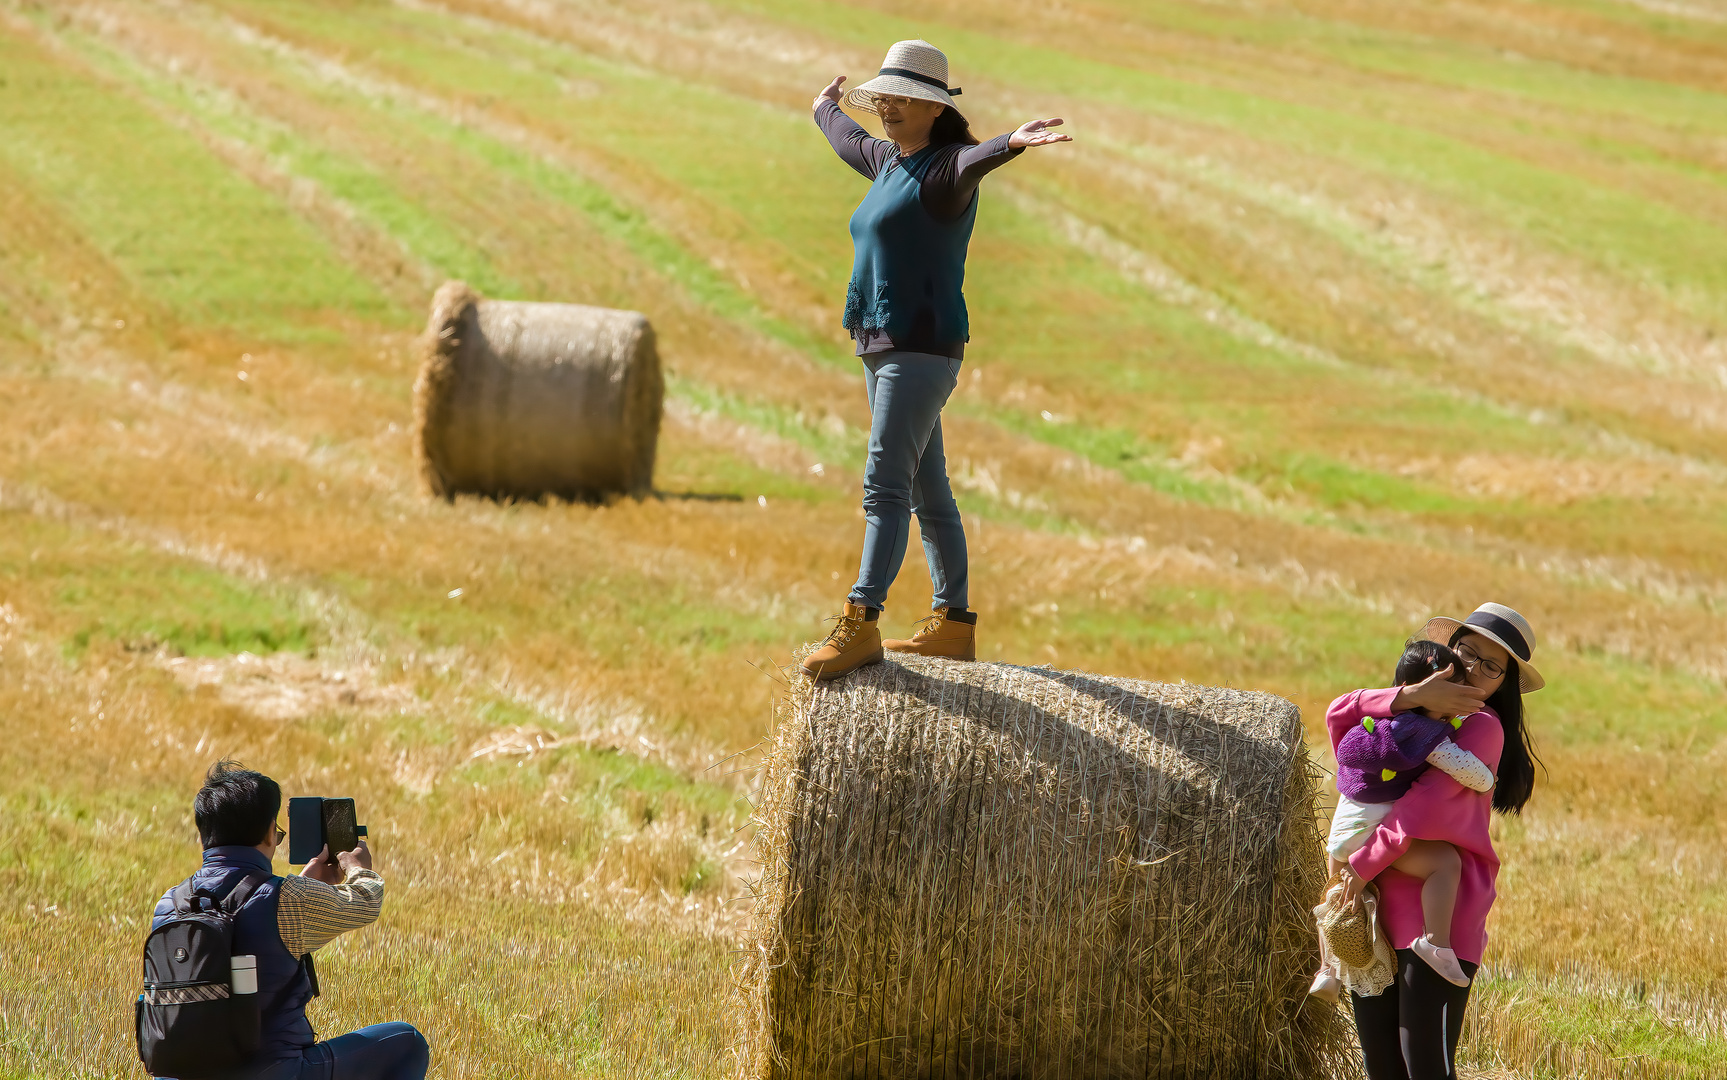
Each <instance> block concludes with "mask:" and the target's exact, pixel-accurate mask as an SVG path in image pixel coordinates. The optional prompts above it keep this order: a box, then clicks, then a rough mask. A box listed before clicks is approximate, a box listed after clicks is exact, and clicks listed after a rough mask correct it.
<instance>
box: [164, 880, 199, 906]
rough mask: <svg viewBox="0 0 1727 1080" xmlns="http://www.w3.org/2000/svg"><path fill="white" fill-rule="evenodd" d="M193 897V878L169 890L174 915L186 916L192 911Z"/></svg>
mask: <svg viewBox="0 0 1727 1080" xmlns="http://www.w3.org/2000/svg"><path fill="white" fill-rule="evenodd" d="M193 895H194V890H193V888H192V879H191V878H187V879H186V880H185V881H182V882H180V884H178V885H176V886H174V887H173V888H172V889H169V890H168V899H169V901H171V902H172V903H173V905H174V914H176V915H184V914H185V913H186V912H188V911H191V910H192V897H193Z"/></svg>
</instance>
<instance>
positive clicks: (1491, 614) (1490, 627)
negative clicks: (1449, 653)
mask: <svg viewBox="0 0 1727 1080" xmlns="http://www.w3.org/2000/svg"><path fill="white" fill-rule="evenodd" d="M1459 628H1467V629H1469V630H1471V631H1474V632H1475V633H1477V634H1480V635H1481V636H1482V637H1484V638H1486V639H1487V640H1488V641H1493V642H1497V643H1499V644H1500V645H1503V646H1504V647H1505V651H1506V652H1508V653H1510V654H1511V655H1512V656H1514V657H1516V658H1517V689H1518V692H1519V693H1524V694H1528V693H1531V692H1533V691H1536V690H1539V689H1541V688H1542V687H1543V686H1546V685H1547V680H1546V679H1543V678H1542V677H1541V672H1539V671H1537V670H1535V631H1534V630H1531V629H1530V628H1529V620H1528V619H1525V618H1524V617H1523V616H1521V615H1519V614H1518V613H1517V612H1515V611H1513V610H1512V609H1510V608H1508V607H1506V606H1505V605H1504V604H1482V605H1481V606H1480V607H1478V608H1476V609H1475V611H1474V612H1473V613H1471V614H1470V616H1469V618H1467V619H1464V620H1462V621H1458V620H1457V619H1448V618H1445V617H1444V616H1441V617H1439V618H1437V619H1429V620H1428V622H1427V625H1426V626H1425V627H1423V628H1422V634H1423V635H1425V636H1426V638H1427V640H1429V641H1437V642H1439V644H1441V645H1449V644H1451V637H1452V635H1453V634H1455V633H1457V631H1458V629H1459Z"/></svg>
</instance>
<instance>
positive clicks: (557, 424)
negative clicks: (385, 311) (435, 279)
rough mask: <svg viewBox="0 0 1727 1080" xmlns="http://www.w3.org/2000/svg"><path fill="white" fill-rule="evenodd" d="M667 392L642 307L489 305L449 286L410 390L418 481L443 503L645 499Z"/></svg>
mask: <svg viewBox="0 0 1727 1080" xmlns="http://www.w3.org/2000/svg"><path fill="white" fill-rule="evenodd" d="M663 395H664V383H663V382H662V381H661V377H660V360H659V355H658V353H657V352H656V351H655V349H654V331H653V327H651V326H650V325H649V324H648V320H647V317H646V316H644V315H642V314H640V313H639V312H634V311H613V310H611V309H610V308H597V307H587V306H585V305H582V304H534V303H522V302H516V301H506V300H483V299H481V298H480V296H479V294H478V293H476V292H474V291H473V290H472V289H470V288H468V286H467V285H466V284H464V283H463V282H460V281H450V282H446V283H445V284H444V285H443V287H442V288H440V289H439V290H438V292H437V295H436V296H435V297H433V299H432V313H431V317H430V319H429V320H428V321H427V324H426V336H425V338H424V356H423V360H422V362H421V366H420V375H419V378H418V379H417V380H415V383H414V420H415V429H416V430H415V440H414V445H415V451H416V456H417V457H418V459H419V463H420V476H421V479H422V480H423V481H424V483H425V485H426V488H427V489H428V490H429V491H431V493H432V494H434V495H441V496H443V497H445V498H451V497H453V496H455V495H456V494H458V493H463V492H466V493H471V494H477V495H490V496H493V497H498V498H525V499H537V498H540V497H542V496H545V495H556V496H559V497H561V498H566V499H593V498H599V497H601V496H605V495H609V494H629V495H643V494H646V493H647V492H649V491H650V490H652V487H653V481H654V452H655V449H656V447H657V444H658V442H659V435H660V404H661V398H662V396H663Z"/></svg>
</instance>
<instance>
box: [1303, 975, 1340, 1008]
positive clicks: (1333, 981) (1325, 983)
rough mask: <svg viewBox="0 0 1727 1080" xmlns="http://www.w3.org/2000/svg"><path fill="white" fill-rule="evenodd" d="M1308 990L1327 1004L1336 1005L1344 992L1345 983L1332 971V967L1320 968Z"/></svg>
mask: <svg viewBox="0 0 1727 1080" xmlns="http://www.w3.org/2000/svg"><path fill="white" fill-rule="evenodd" d="M1307 992H1308V993H1309V994H1312V995H1313V996H1314V997H1316V998H1318V999H1319V1000H1321V1001H1323V1002H1325V1003H1326V1004H1327V1005H1335V1004H1337V999H1338V998H1339V997H1341V996H1342V994H1343V983H1342V982H1341V981H1339V980H1338V978H1337V976H1336V975H1333V974H1332V973H1331V969H1330V968H1320V969H1319V974H1317V975H1315V976H1314V977H1313V985H1312V986H1310V987H1308V988H1307Z"/></svg>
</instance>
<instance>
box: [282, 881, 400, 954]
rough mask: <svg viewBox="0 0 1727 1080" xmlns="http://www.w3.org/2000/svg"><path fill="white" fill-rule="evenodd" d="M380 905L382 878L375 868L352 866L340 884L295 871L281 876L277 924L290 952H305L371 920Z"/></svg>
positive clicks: (382, 904)
mask: <svg viewBox="0 0 1727 1080" xmlns="http://www.w3.org/2000/svg"><path fill="white" fill-rule="evenodd" d="M383 906H384V879H383V878H381V877H379V876H378V874H377V873H376V872H375V871H372V870H361V869H358V868H355V869H354V870H351V871H349V873H348V878H347V880H346V881H344V882H342V883H341V884H340V885H326V884H324V883H323V882H322V881H319V880H318V879H317V878H309V877H306V876H305V875H304V874H298V875H294V876H291V877H287V878H284V879H283V880H282V895H281V900H280V901H279V902H278V903H277V906H276V928H277V930H278V931H280V933H281V935H282V944H283V945H286V946H287V947H288V953H289V955H291V956H304V955H305V954H306V953H309V952H311V951H312V950H313V949H317V948H320V947H322V946H324V945H328V944H329V943H330V942H332V941H334V940H335V939H336V937H337V935H339V934H344V933H346V932H347V931H349V930H357V929H359V928H360V927H362V926H365V925H366V924H367V923H370V922H371V921H373V920H374V919H376V918H377V917H378V912H379V911H380V910H381V909H382V908H383Z"/></svg>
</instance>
